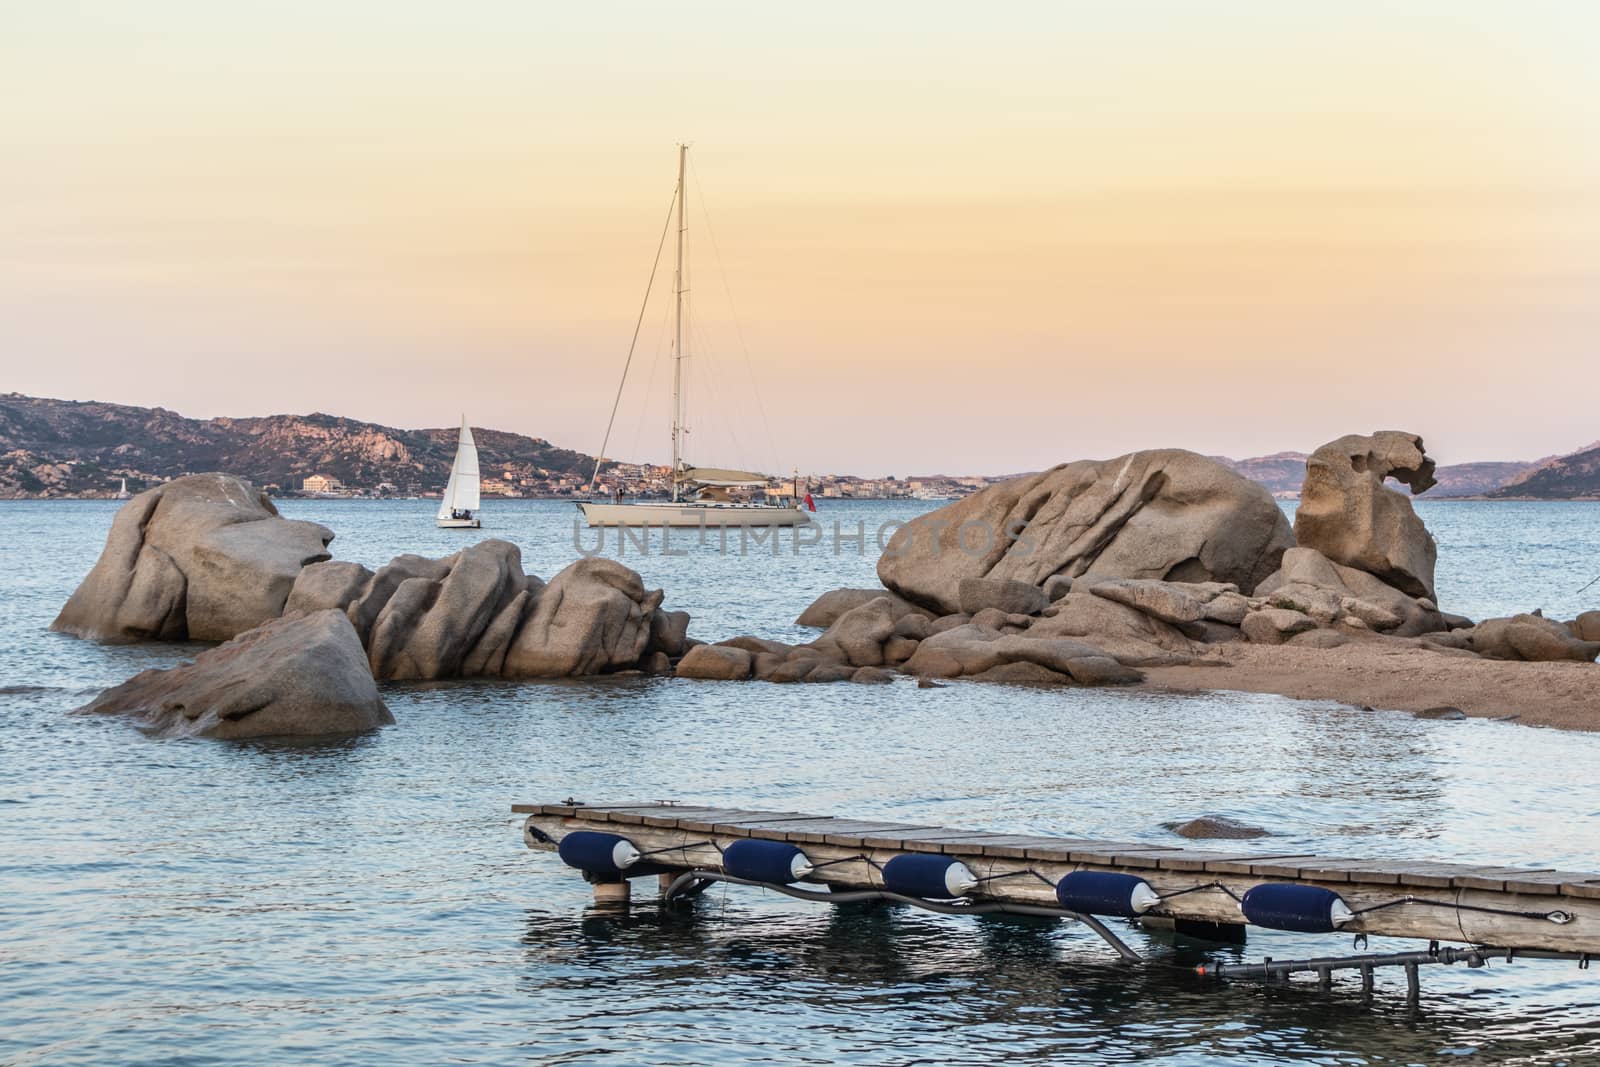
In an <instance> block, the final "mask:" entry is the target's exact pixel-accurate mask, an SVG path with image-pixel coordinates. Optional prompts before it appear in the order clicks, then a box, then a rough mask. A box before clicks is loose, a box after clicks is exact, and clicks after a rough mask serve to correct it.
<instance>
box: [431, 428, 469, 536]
mask: <svg viewBox="0 0 1600 1067" xmlns="http://www.w3.org/2000/svg"><path fill="white" fill-rule="evenodd" d="M477 510H478V446H477V445H476V444H475V443H474V442H473V440H472V430H471V429H469V428H468V427H467V420H466V418H465V417H463V418H462V420H461V438H460V441H459V443H457V445H456V461H455V463H454V465H452V466H451V468H450V481H449V482H448V483H447V484H446V485H445V487H444V497H443V499H441V500H440V501H439V518H441V519H448V518H450V517H451V515H452V513H454V512H457V511H472V512H476V511H477Z"/></svg>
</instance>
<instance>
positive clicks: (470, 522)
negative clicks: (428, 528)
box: [434, 519, 483, 530]
mask: <svg viewBox="0 0 1600 1067" xmlns="http://www.w3.org/2000/svg"><path fill="white" fill-rule="evenodd" d="M434 525H436V526H438V527H439V529H441V530H477V529H480V528H481V527H482V526H483V523H481V522H479V521H478V520H477V519H435V520H434Z"/></svg>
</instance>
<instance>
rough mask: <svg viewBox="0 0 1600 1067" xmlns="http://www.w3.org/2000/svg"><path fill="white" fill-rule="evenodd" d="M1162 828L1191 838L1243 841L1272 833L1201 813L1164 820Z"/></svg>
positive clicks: (1223, 816) (1219, 816) (1218, 816)
mask: <svg viewBox="0 0 1600 1067" xmlns="http://www.w3.org/2000/svg"><path fill="white" fill-rule="evenodd" d="M1161 826H1162V828H1163V829H1167V830H1171V831H1172V832H1173V833H1175V834H1177V835H1178V836H1179V837H1187V838H1190V839H1192V840H1204V839H1208V838H1215V839H1220V840H1234V841H1245V840H1249V839H1251V838H1257V837H1271V836H1272V835H1271V834H1270V833H1269V832H1268V831H1266V830H1264V829H1262V828H1261V827H1259V826H1251V825H1250V824H1249V823H1245V822H1240V821H1239V820H1237V819H1230V818H1228V817H1227V816H1226V815H1201V816H1199V817H1198V818H1194V819H1189V820H1187V821H1185V822H1164V823H1162V824H1161Z"/></svg>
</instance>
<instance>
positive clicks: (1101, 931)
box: [662, 871, 1144, 963]
mask: <svg viewBox="0 0 1600 1067" xmlns="http://www.w3.org/2000/svg"><path fill="white" fill-rule="evenodd" d="M712 882H729V883H731V884H733V885H749V886H755V887H756V888H758V889H771V890H775V891H777V892H779V893H782V894H784V895H785V896H791V897H794V898H795V899H796V900H809V901H813V902H815V903H819V904H855V903H860V902H863V901H869V900H881V901H889V902H891V903H895V904H909V905H911V906H912V907H914V908H921V909H922V910H924V911H931V912H935V913H937V914H939V915H1038V916H1041V917H1044V918H1050V919H1072V920H1074V921H1076V922H1081V923H1083V925H1085V926H1087V927H1088V928H1089V929H1091V930H1093V931H1094V932H1095V933H1096V934H1098V935H1099V936H1100V939H1101V940H1102V941H1104V942H1105V943H1106V944H1108V945H1110V946H1111V947H1112V948H1113V949H1115V950H1116V953H1117V955H1119V956H1121V957H1122V958H1123V959H1125V960H1128V961H1129V962H1132V963H1141V962H1143V960H1144V957H1142V956H1140V955H1139V954H1138V953H1137V952H1135V951H1134V950H1133V949H1131V948H1129V947H1128V944H1127V942H1125V941H1123V940H1122V939H1121V938H1120V937H1118V936H1117V935H1116V934H1114V933H1112V932H1111V931H1110V930H1109V929H1108V928H1107V927H1106V924H1105V923H1103V922H1101V921H1100V920H1099V919H1097V918H1095V917H1094V916H1093V915H1083V914H1080V913H1078V912H1075V911H1067V910H1066V909H1064V908H1049V907H1044V906H1042V905H1032V904H1006V903H1002V902H1001V901H983V902H978V903H972V904H947V903H945V902H943V901H938V900H925V899H923V898H922V897H911V896H906V895H905V894H903V893H891V892H889V891H888V890H886V889H857V890H847V891H845V892H842V893H832V892H819V891H817V890H814V889H800V888H797V887H795V886H792V885H778V884H777V883H775V882H755V881H751V880H749V879H746V878H735V877H733V876H732V875H730V874H724V873H723V872H721V871H685V872H684V873H683V874H680V875H679V876H678V877H677V879H676V880H675V881H674V882H673V883H672V884H671V885H669V886H668V887H667V890H666V892H665V893H663V894H662V899H663V900H666V901H672V900H676V899H679V898H681V897H684V896H688V895H690V894H691V892H694V891H695V890H694V887H695V885H696V884H697V883H704V884H702V885H700V889H701V890H703V889H704V888H705V885H709V884H710V883H712Z"/></svg>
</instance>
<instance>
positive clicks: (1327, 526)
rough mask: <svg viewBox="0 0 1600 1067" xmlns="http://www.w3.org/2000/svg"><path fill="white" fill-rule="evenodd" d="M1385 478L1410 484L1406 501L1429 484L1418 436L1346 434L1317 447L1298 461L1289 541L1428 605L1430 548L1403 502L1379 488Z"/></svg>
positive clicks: (1433, 552) (1434, 551)
mask: <svg viewBox="0 0 1600 1067" xmlns="http://www.w3.org/2000/svg"><path fill="white" fill-rule="evenodd" d="M1385 478H1393V479H1395V480H1396V481H1398V482H1401V483H1403V484H1405V485H1407V486H1410V488H1411V492H1412V495H1416V494H1418V493H1421V492H1424V491H1426V490H1427V489H1429V488H1430V487H1431V486H1433V484H1434V480H1433V460H1431V459H1429V458H1428V456H1427V455H1426V454H1425V453H1424V452H1423V449H1422V438H1420V437H1418V436H1417V435H1416V434H1409V433H1401V432H1399V431H1397V430H1383V431H1381V432H1379V433H1375V434H1372V435H1371V436H1362V435H1360V434H1350V435H1349V436H1347V437H1341V438H1339V439H1338V440H1337V441H1330V442H1329V443H1327V444H1325V445H1323V446H1322V447H1321V448H1319V449H1317V450H1316V451H1315V452H1313V453H1312V454H1311V458H1310V459H1308V460H1306V480H1305V485H1304V487H1303V488H1302V489H1301V490H1300V507H1299V509H1298V510H1297V511H1296V512H1295V519H1294V535H1295V542H1296V543H1297V544H1298V545H1300V546H1301V547H1302V548H1313V549H1316V550H1317V551H1318V552H1321V553H1322V554H1323V555H1324V556H1326V557H1328V558H1329V559H1331V560H1333V561H1334V562H1335V563H1342V564H1344V565H1345V566H1347V567H1354V568H1356V569H1357V570H1362V571H1366V572H1367V573H1368V574H1371V575H1375V576H1376V577H1378V578H1381V579H1383V580H1384V581H1385V582H1387V583H1388V584H1389V585H1392V586H1394V587H1395V588H1396V589H1399V590H1400V591H1401V592H1405V593H1409V594H1411V595H1412V596H1416V597H1428V598H1430V599H1432V598H1433V597H1434V591H1433V567H1434V563H1435V561H1436V560H1437V559H1438V554H1439V552H1438V547H1437V546H1436V545H1435V544H1434V541H1433V537H1432V536H1430V535H1429V533H1428V530H1427V527H1425V526H1423V524H1422V520H1421V519H1419V518H1418V517H1417V513H1416V512H1415V511H1414V510H1413V509H1412V507H1411V501H1410V500H1408V499H1406V497H1405V495H1404V494H1402V493H1398V492H1396V491H1394V490H1393V489H1389V488H1386V487H1385V486H1384V484H1383V482H1384V479H1385Z"/></svg>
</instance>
